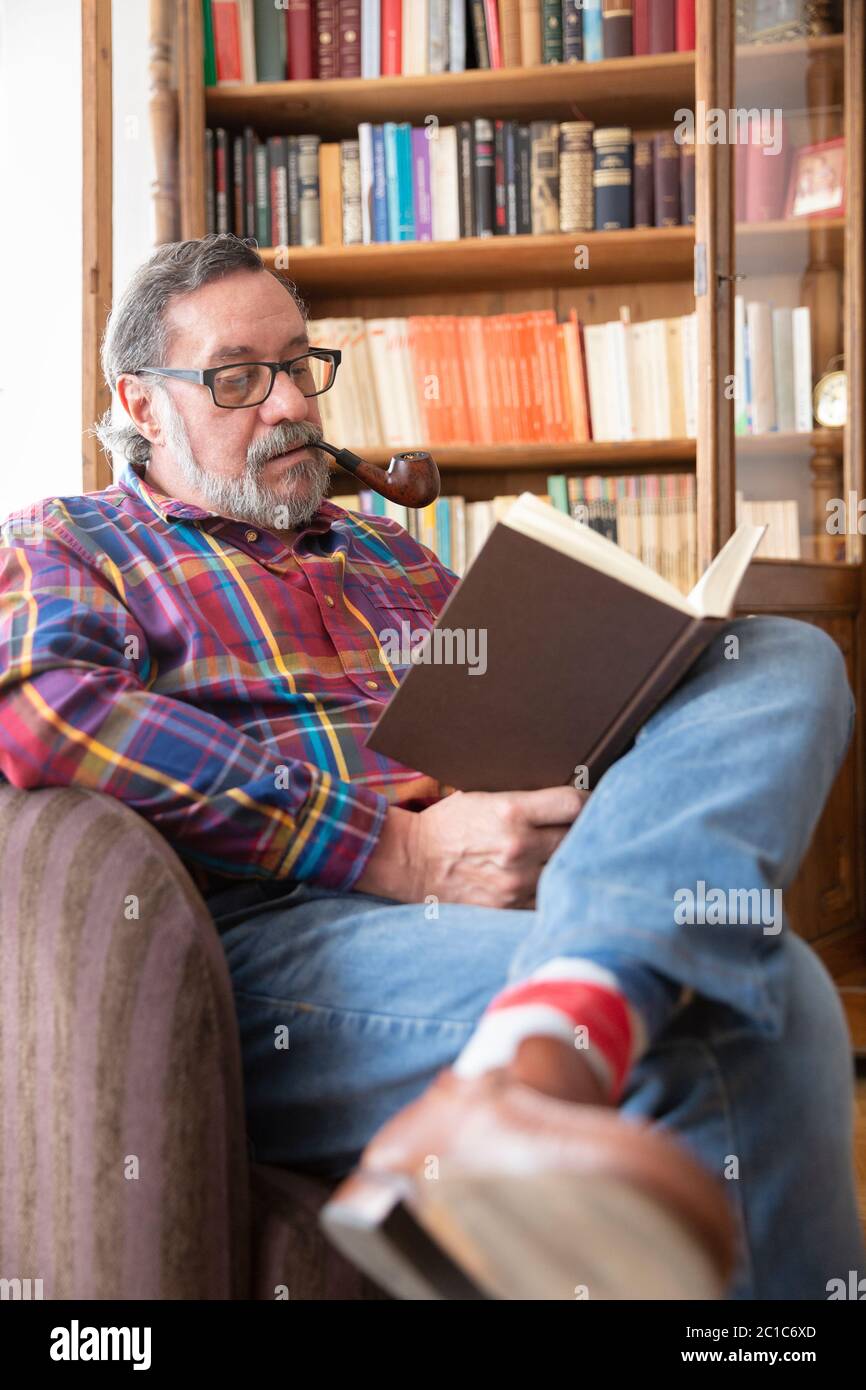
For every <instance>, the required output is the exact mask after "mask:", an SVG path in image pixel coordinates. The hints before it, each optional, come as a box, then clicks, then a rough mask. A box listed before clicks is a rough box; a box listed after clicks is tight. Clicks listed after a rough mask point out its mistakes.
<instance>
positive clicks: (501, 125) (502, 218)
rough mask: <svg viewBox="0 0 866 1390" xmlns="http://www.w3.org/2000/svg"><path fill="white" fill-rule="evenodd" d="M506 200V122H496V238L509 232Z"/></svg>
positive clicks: (494, 128)
mask: <svg viewBox="0 0 866 1390" xmlns="http://www.w3.org/2000/svg"><path fill="white" fill-rule="evenodd" d="M505 198H506V182H505V122H504V121H495V122H494V127H493V231H494V234H495V235H496V236H505V235H506V233H507V231H508V214H507V212H506V208H505Z"/></svg>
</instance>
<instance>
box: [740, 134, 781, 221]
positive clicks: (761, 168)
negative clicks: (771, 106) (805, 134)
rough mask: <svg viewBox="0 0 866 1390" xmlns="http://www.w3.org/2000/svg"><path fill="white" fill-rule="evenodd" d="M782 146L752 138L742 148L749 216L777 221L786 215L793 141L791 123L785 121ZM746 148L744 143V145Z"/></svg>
mask: <svg viewBox="0 0 866 1390" xmlns="http://www.w3.org/2000/svg"><path fill="white" fill-rule="evenodd" d="M780 124H781V132H780V145H779V148H778V150H775V151H774V150H773V149H772V148H771V147H769V146H767V147H765V146H764V145H763V144H762V143H761V141H759V140H758V141H750V143H749V144H748V145H746V147H745V149H743V150H742V153H743V157H744V162H745V168H746V173H745V214H744V215H745V220H746V221H747V222H773V221H775V220H776V219H777V218H780V217H783V216H784V209H785V194H786V192H787V186H788V165H789V157H790V152H791V150H790V141H789V138H788V130H787V126H786V125H785V123H784V122H781V123H780ZM740 148H742V147H740Z"/></svg>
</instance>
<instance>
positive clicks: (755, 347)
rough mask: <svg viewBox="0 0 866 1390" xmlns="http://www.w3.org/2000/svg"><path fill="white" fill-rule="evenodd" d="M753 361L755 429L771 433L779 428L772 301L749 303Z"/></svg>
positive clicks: (747, 310)
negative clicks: (777, 425)
mask: <svg viewBox="0 0 866 1390" xmlns="http://www.w3.org/2000/svg"><path fill="white" fill-rule="evenodd" d="M746 327H747V329H748V334H749V363H750V367H751V375H752V390H751V398H752V433H753V434H767V433H768V432H769V431H770V430H775V428H776V391H775V387H774V385H773V319H772V313H771V310H770V306H769V304H766V303H764V301H763V300H759V299H750V300H749V301H748V303H747V304H746Z"/></svg>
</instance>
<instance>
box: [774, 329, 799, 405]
mask: <svg viewBox="0 0 866 1390" xmlns="http://www.w3.org/2000/svg"><path fill="white" fill-rule="evenodd" d="M793 323H794V321H793V316H792V313H791V310H790V309H774V310H773V373H774V376H773V385H774V388H775V393H776V424H777V425H778V427H779V429H780V430H785V431H793V430H794V428H795V425H796V415H795V412H794V334H793Z"/></svg>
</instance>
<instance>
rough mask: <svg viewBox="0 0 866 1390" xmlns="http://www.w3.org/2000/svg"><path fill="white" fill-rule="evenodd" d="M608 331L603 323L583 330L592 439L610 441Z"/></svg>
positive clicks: (590, 324) (591, 324)
mask: <svg viewBox="0 0 866 1390" xmlns="http://www.w3.org/2000/svg"><path fill="white" fill-rule="evenodd" d="M606 338H607V330H606V328H605V325H604V324H603V323H588V324H586V326H585V327H584V330H583V341H584V347H585V348H586V378H587V385H588V387H589V410H590V415H591V417H592V437H593V439H595V440H609V439H614V438H616V437H617V436H615V435H614V434H612V433H611V425H610V421H609V419H608V413H607V392H606V385H605V383H606V377H607V342H606Z"/></svg>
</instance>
